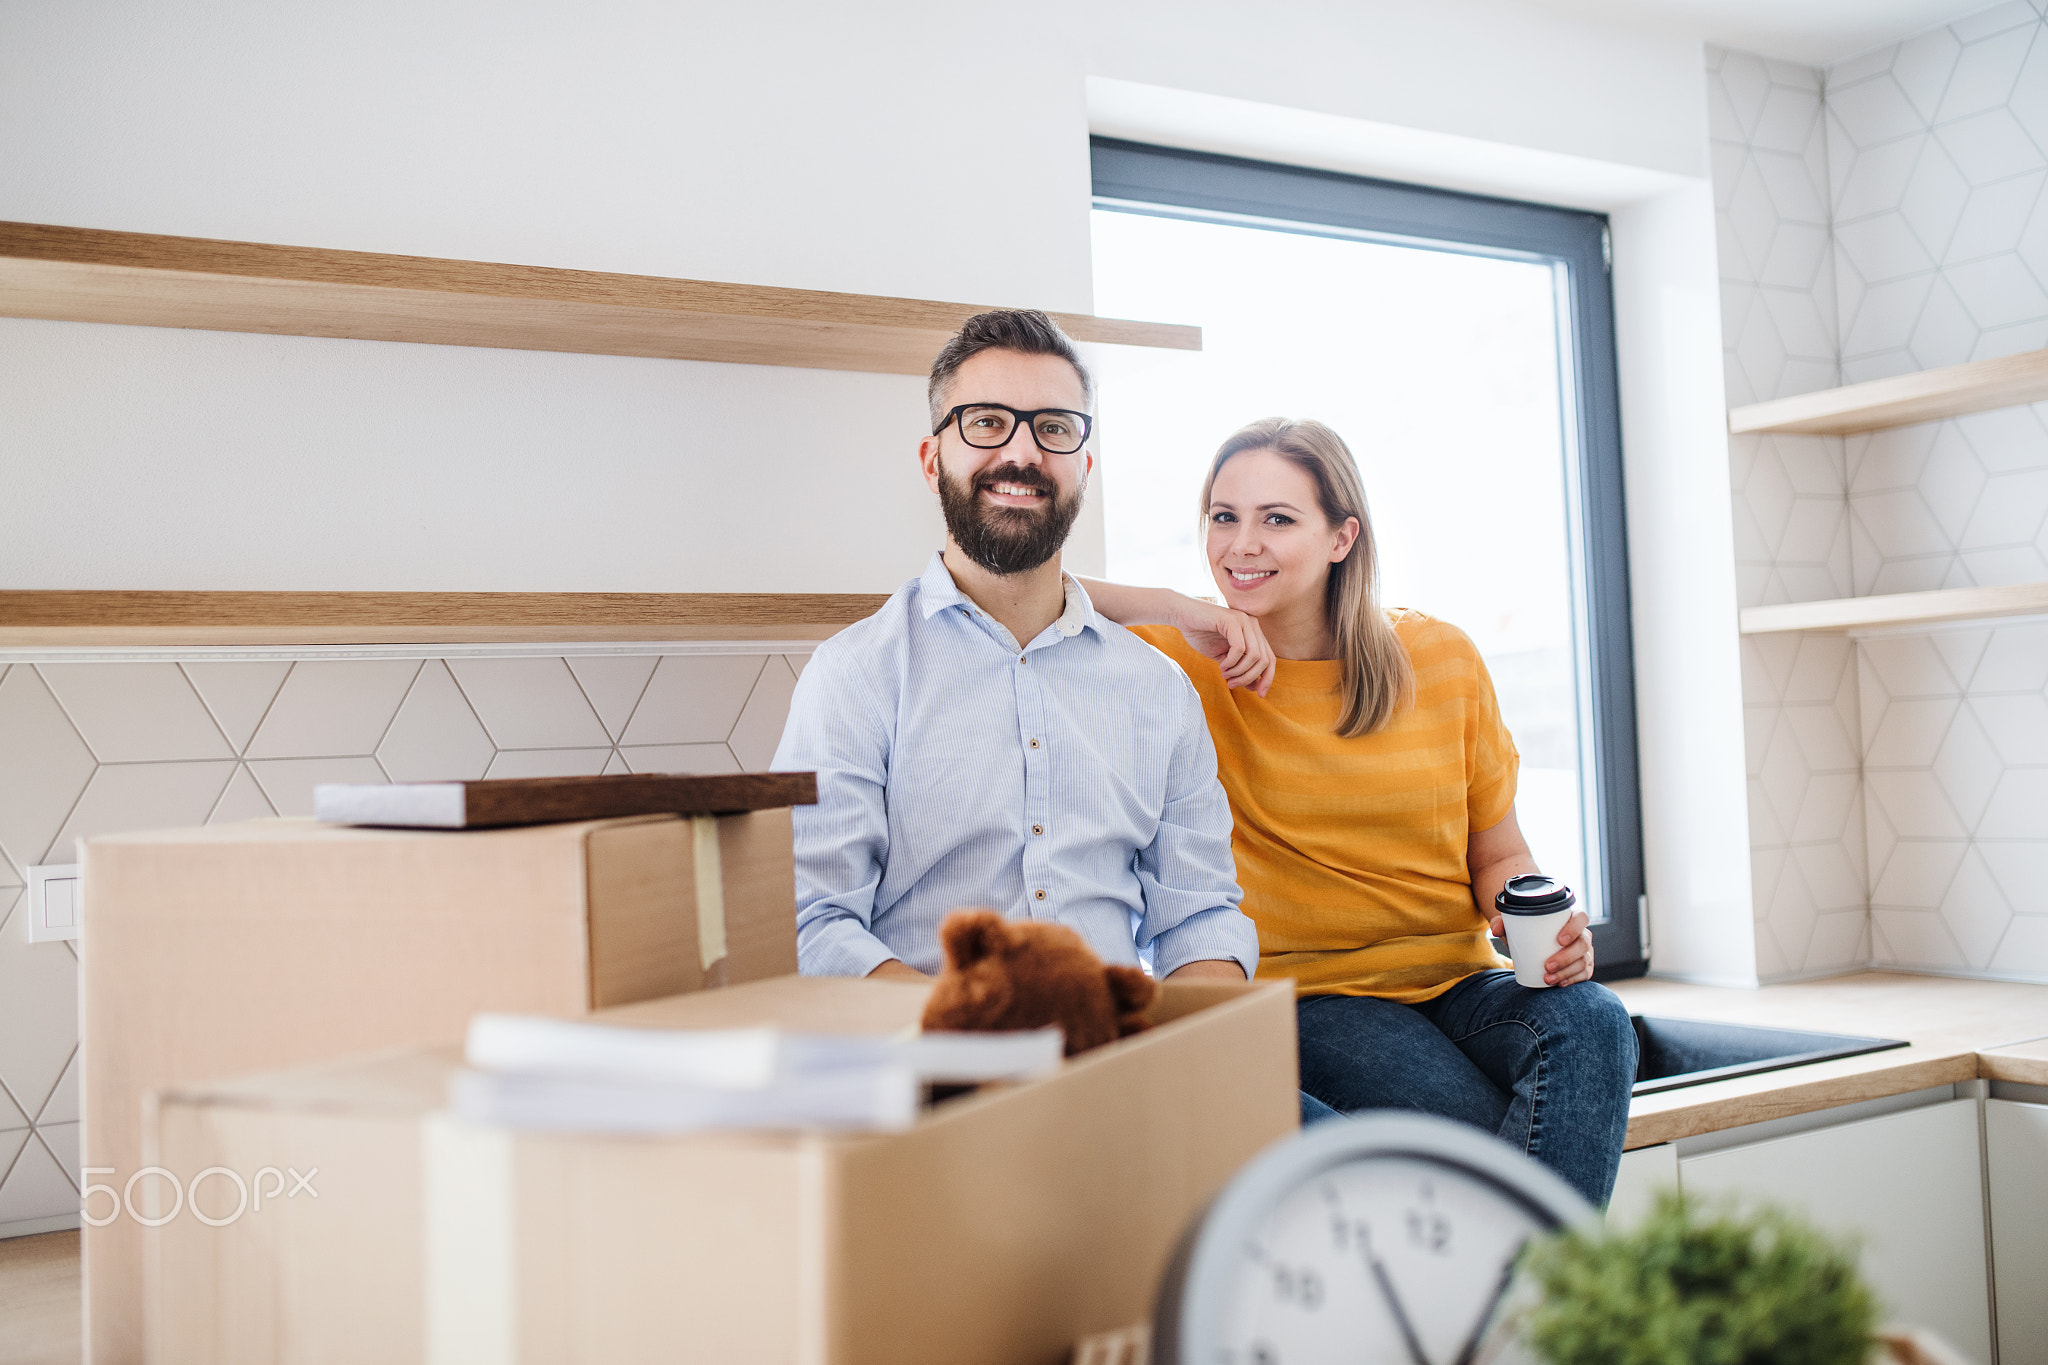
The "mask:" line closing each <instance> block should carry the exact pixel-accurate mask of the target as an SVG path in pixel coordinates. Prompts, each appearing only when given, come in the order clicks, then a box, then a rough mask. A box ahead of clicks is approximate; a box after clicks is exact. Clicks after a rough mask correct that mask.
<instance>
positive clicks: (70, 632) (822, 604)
mask: <svg viewBox="0 0 2048 1365" xmlns="http://www.w3.org/2000/svg"><path fill="white" fill-rule="evenodd" d="M886 600H887V598H886V597H885V596H884V595H883V594H880V593H752V592H728V593H635V592H0V648H10V649H41V648H51V647H57V648H80V647H83V648H106V647H121V646H138V645H140V646H149V645H392V644H450V645H456V644H525V643H541V642H557V641H562V642H568V641H621V642H627V641H650V642H655V641H664V640H822V639H824V638H826V637H827V636H829V635H832V634H833V633H835V632H836V631H838V630H840V629H841V628H843V627H845V626H848V625H851V624H852V623H853V622H855V621H858V620H860V619H861V618H862V617H864V616H869V615H872V614H873V613H874V612H875V611H876V610H877V609H879V608H880V607H881V605H882V603H883V602H884V601H886Z"/></svg>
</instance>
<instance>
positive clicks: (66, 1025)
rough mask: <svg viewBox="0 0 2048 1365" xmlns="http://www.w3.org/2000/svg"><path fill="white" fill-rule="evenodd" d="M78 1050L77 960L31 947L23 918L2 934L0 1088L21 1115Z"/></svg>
mask: <svg viewBox="0 0 2048 1365" xmlns="http://www.w3.org/2000/svg"><path fill="white" fill-rule="evenodd" d="M77 1046H78V959H76V958H74V957H73V956H71V954H70V953H68V952H66V951H65V950H64V945H63V944H62V943H30V942H29V941H28V927H27V924H26V921H25V919H24V917H23V916H20V915H16V916H13V917H12V918H11V920H10V922H9V923H8V924H7V925H6V926H5V927H4V928H0V1082H4V1083H5V1084H6V1086H7V1092H8V1093H9V1094H10V1095H12V1096H14V1101H15V1103H16V1104H17V1105H19V1106H20V1108H21V1109H22V1111H23V1112H24V1113H27V1114H30V1115H34V1114H35V1113H36V1112H37V1111H38V1110H40V1109H41V1108H42V1107H43V1105H44V1104H45V1103H46V1102H47V1101H48V1100H49V1098H50V1096H51V1094H52V1093H54V1092H55V1090H56V1088H57V1082H58V1080H59V1079H60V1078H62V1076H63V1075H64V1068H65V1065H66V1064H67V1063H69V1062H70V1060H71V1053H72V1050H73V1049H74V1048H76V1047H77Z"/></svg>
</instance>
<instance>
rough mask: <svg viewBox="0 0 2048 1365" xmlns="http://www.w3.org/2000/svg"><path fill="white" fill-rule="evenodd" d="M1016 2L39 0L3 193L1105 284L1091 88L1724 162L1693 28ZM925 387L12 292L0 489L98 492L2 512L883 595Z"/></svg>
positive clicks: (214, 562)
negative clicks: (1671, 34)
mask: <svg viewBox="0 0 2048 1365" xmlns="http://www.w3.org/2000/svg"><path fill="white" fill-rule="evenodd" d="M1022 13H1023V12H1020V11H1019V10H1018V9H1016V8H1014V7H1008V6H997V5H958V4H951V5H949V4H939V3H936V0H934V2H933V3H895V4H886V5H868V6H834V5H826V4H805V5H780V6H777V5H756V6H747V7H732V6H712V5H652V4H635V3H628V2H627V0H605V2H603V3H596V4H591V5H585V6H579V7H576V8H575V9H573V10H567V9H562V8H561V7H559V6H544V5H538V4H524V5H494V6H485V5H474V4H458V3H438V4H427V5H420V4H415V3H406V4H399V3H395V2H394V3H368V4H361V5H351V6H346V7H341V8H336V7H332V6H314V5H275V4H265V3H254V2H253V0H245V2H244V3H222V4H212V5H204V6H202V5H197V4H191V3H185V4H175V3H174V4H165V5H145V4H139V3H110V2H108V0H101V2H100V3H90V2H89V0H88V2H85V3H79V2H75V0H62V2H61V3H60V2H59V0H43V2H42V3H26V2H24V0H17V2H16V3H13V4H10V5H8V6H6V7H5V8H4V9H0V218H8V219H15V220H22V221H30V222H51V223H65V224H73V225H78V226H85V227H98V228H116V229H125V230H132V231H144V232H162V233H173V234H186V235H194V236H212V237H223V238H233V239H241V240H253V241H274V242H288V243H298V244H305V245H314V246H329V247H342V248H350V249H357V250H369V251H393V252H410V253H416V254H421V255H430V256H449V257H459V258H470V259H483V260H501V261H514V262H522V263H530V264H540V265H555V266H573V267H581V268H590V269H600V270H617V271H628V272H640V273H648V274H662V275H680V276H688V277H694V278H704V279H725V280H738V281H745V282H750V283H761V284H777V285H791V286H802V287H808V288H822V289H840V290H852V291H858V292H868V293H881V294H897V295H908V296H912V297H923V298H941V299H959V300H965V301H971V302H986V303H992V304H994V303H1007V304H1028V305H1036V306H1042V307H1048V308H1055V309H1075V310H1081V311H1086V310H1087V309H1088V307H1089V293H1090V290H1089V259H1088V235H1087V234H1088V223H1087V205H1088V161H1087V134H1088V113H1087V105H1086V94H1085V82H1086V78H1087V77H1089V76H1106V77H1110V78H1115V79H1124V80H1133V81H1145V82H1149V83H1153V84H1159V85H1166V86H1171V87H1176V88H1183V89H1190V90H1197V91H1202V92H1206V93H1211V94H1219V95H1228V96H1234V97H1238V98H1242V99H1261V100H1266V101H1269V102H1272V103H1275V104H1280V105H1286V106H1291V107H1296V108H1301V109H1308V110H1314V111H1318V112H1322V113H1327V114H1338V115H1343V116H1346V117H1350V118H1366V119H1376V120H1380V121H1384V122H1391V123H1397V124H1402V125H1406V126H1412V127H1422V128H1430V129H1435V130H1439V131H1444V132H1450V133H1456V134H1461V135H1464V136H1467V137H1474V138H1485V139H1492V140H1496V141H1499V142H1503V143H1508V144H1512V145H1515V146H1522V147H1529V148H1536V149H1541V150H1545V151H1549V152H1556V153H1564V154H1569V155H1573V156H1578V157H1583V158H1594V159H1599V160H1605V161H1610V162H1619V163H1624V164H1626V165H1630V166H1637V167H1643V168H1648V169H1653V170H1657V171H1663V172H1668V173H1677V174H1699V173H1701V170H1702V165H1703V155H1704V138H1703V132H1702V128H1703V111H1702V109H1701V107H1700V99H1699V93H1698V92H1699V81H1700V77H1699V72H1698V66H1697V60H1698V52H1697V48H1696V47H1694V46H1692V45H1689V44H1685V43H1680V42H1674V41H1671V40H1665V39H1655V38H1648V37H1643V36H1640V35H1632V34H1626V33H1623V32H1620V31H1614V30H1606V29H1602V28H1600V27H1598V26H1597V25H1591V24H1586V23H1581V22H1577V21H1572V20H1566V19H1560V18H1556V17H1552V16H1544V15H1540V14H1537V13H1535V12H1533V11H1530V10H1527V9H1525V8H1523V7H1520V6H1517V5H1513V4H1487V3H1480V2H1479V0H1453V2H1449V3H1441V4H1434V5H1430V6H1414V5H1408V4H1402V3H1396V2H1395V0H1374V2H1373V3H1363V4H1360V3H1347V4H1336V3H1330V4H1318V3H1308V2H1306V0H1303V2H1300V3H1294V4H1289V5H1283V6H1264V7H1256V8H1254V7H1247V6H1238V5H1231V4H1224V3H1210V4H1201V5H1187V4H1171V5H1169V4H1165V3H1153V2H1152V0H1121V2H1120V3H1110V4H1098V5H1082V4H1079V3H1072V4H1068V3H1054V4H1046V5H1041V6H1038V7H1036V8H1035V9H1033V10H1031V11H1029V16H1030V19H1031V21H1030V22H1020V16H1021V15H1022ZM969 167H994V168H998V169H999V170H1000V171H1001V173H1002V174H1003V175H1004V176H1005V177H1006V180H1005V183H1006V186H1007V188H1006V189H1005V191H1004V192H1003V193H1002V194H1001V195H1000V196H998V197H997V199H996V200H995V201H993V202H990V203H986V204H984V203H977V202H976V201H975V200H974V199H973V198H972V197H971V196H970V195H969V194H967V193H966V192H965V191H964V190H963V189H962V188H961V181H960V179H959V177H960V175H961V174H962V173H963V172H964V171H965V170H966V169H967V168H969ZM1173 320H1178V319H1173ZM1188 321H1194V322H1199V321H1200V319H1188ZM920 415H921V409H920V408H919V406H918V395H917V385H916V382H915V381H914V380H906V379H903V378H900V377H896V378H891V377H885V376H847V375H839V374H829V373H824V372H815V371H792V370H759V369H753V368H745V367H727V366H718V365H705V364H695V363H689V362H666V361H639V360H627V359H621V358H611V357H585V356H562V355H548V354H539V353H530V354H514V353H506V352H495V351H485V350H452V349H451V350H440V349H433V348H422V347H412V346H400V345H392V344H385V343H372V342H332V341H322V340H314V339H307V338H256V337H228V336H220V335H212V334H191V335H181V334H177V333H172V332H166V331H158V330H151V329H132V330H129V329H115V328H105V327H83V328H77V327H69V326H65V325H62V324H53V323H39V322H21V321H8V322H0V470H4V471H5V472H4V475H0V477H4V480H5V486H6V487H7V488H8V490H9V493H10V495H11V497H12V498H13V499H14V500H25V501H26V502H27V503H28V504H29V505H30V506H34V507H37V508H47V509H69V510H70V514H71V515H72V516H74V517H76V518H78V521H77V522H71V523H67V522H65V521H60V520H58V519H57V518H55V517H36V518H33V519H27V520H20V521H17V522H16V523H15V526H14V529H13V533H11V534H10V535H8V536H7V537H4V538H0V582H5V583H6V584H8V585H10V586H16V587H94V588H114V587H129V588H141V587H178V588H259V587H269V588H336V589H339V588H373V587H385V588H411V589H457V588H482V587H494V588H504V589H512V588H554V589H564V590H568V589H619V590H671V591H692V590H699V591H711V590H721V589H723V590H730V589H734V588H747V587H752V588H759V589H764V590H796V589H810V590H840V591H874V590H885V589H888V588H892V587H894V586H895V585H896V584H898V583H900V582H901V581H903V580H904V579H905V578H907V577H909V576H910V575H911V574H913V573H914V572H915V571H916V569H917V568H918V566H919V564H920V563H921V561H922V559H923V557H924V555H925V554H926V553H928V552H929V547H930V546H931V545H932V544H933V543H935V541H936V539H937V536H938V534H939V532H938V521H937V518H936V516H935V515H934V513H933V512H932V510H931V508H930V507H929V495H928V494H926V493H925V491H924V489H923V487H922V484H921V483H920V482H918V481H917V479H916V477H915V474H914V471H913V470H912V469H911V466H910V458H911V456H910V449H911V446H912V444H913V442H914V438H915V436H916V435H917V434H918V431H917V423H918V421H919V418H920ZM1104 458H1105V459H1114V451H1113V450H1111V451H1105V452H1104ZM849 504H850V509H849ZM1083 536H1084V539H1083V542H1082V543H1080V544H1078V545H1077V546H1076V551H1077V553H1076V555H1075V562H1076V563H1077V564H1079V565H1080V566H1082V567H1092V566H1093V565H1095V564H1098V563H1099V559H1100V537H1099V531H1097V532H1096V533H1095V534H1094V535H1092V536H1090V535H1088V534H1087V533H1086V531H1085V530H1084V532H1083ZM764 540H765V541H766V542H767V543H768V544H769V545H770V546H771V547H772V548H771V550H770V551H769V553H767V554H763V553H761V552H760V550H759V548H758V547H759V546H760V545H761V544H762V543H763V541H764Z"/></svg>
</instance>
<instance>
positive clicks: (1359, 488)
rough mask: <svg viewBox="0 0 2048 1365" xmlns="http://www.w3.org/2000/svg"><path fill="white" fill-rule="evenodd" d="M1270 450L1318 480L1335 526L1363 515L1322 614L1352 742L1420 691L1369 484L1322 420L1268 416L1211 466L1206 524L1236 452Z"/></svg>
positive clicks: (1228, 444) (1335, 568)
mask: <svg viewBox="0 0 2048 1365" xmlns="http://www.w3.org/2000/svg"><path fill="white" fill-rule="evenodd" d="M1250 450H1270V451H1272V452H1273V453H1274V454H1276V455H1278V456H1280V457H1281V458H1282V459H1284V460H1287V461H1289V462H1291V463H1292V464H1294V465H1295V466H1296V467H1297V468H1299V469H1300V470H1302V472H1304V473H1306V474H1307V475H1308V476H1309V477H1310V478H1311V479H1314V480H1315V484H1316V497H1317V500H1318V502H1320V503H1321V505H1322V513H1323V516H1324V517H1326V518H1327V519H1328V520H1329V523H1330V525H1331V526H1333V527H1336V526H1342V525H1343V524H1344V521H1345V518H1347V517H1357V518H1358V540H1357V543H1356V544H1354V545H1353V546H1352V547H1351V553H1350V554H1348V555H1346V556H1344V558H1343V559H1341V560H1338V561H1337V562H1336V563H1334V564H1332V565H1331V566H1330V584H1329V589H1328V591H1327V593H1326V595H1325V596H1324V599H1323V612H1324V615H1325V616H1326V617H1327V618H1328V620H1329V624H1330V634H1331V636H1332V637H1334V638H1335V640H1336V642H1337V657H1338V658H1339V659H1341V660H1343V662H1344V710H1343V713H1342V715H1340V716H1339V718H1338V720H1337V733H1338V734H1340V735H1343V736H1344V737H1345V738H1346V739H1349V738H1352V737H1354V736H1357V735H1369V734H1371V733H1372V732H1373V731H1375V730H1377V729H1380V728H1381V727H1382V726H1384V725H1386V723H1387V722H1388V721H1390V720H1392V719H1393V717H1394V713H1395V712H1396V711H1398V710H1400V709H1401V708H1402V707H1404V706H1406V705H1407V704H1408V703H1409V701H1410V699H1411V698H1412V697H1413V696H1414V694H1415V669H1414V667H1413V666H1412V665H1411V664H1410V663H1409V661H1408V651H1407V650H1406V649H1404V648H1402V646H1401V640H1400V637H1399V636H1397V635H1395V634H1394V627H1393V626H1392V624H1390V623H1389V622H1388V620H1387V616H1386V613H1385V612H1383V611H1381V610H1380V602H1379V578H1380V556H1379V546H1378V544H1377V542H1376V541H1375V539H1374V537H1373V533H1372V516H1371V514H1370V513H1369V512H1368V511H1367V510H1366V505H1365V485H1364V483H1363V482H1362V481H1361V480H1360V479H1359V477H1358V463H1357V461H1355V460H1353V459H1352V458H1351V448H1350V447H1349V446H1347V445H1345V444H1344V438H1343V437H1341V436H1339V435H1338V434H1337V433H1336V432H1334V431H1332V430H1330V428H1328V427H1326V426H1324V425H1323V424H1322V423H1321V422H1313V421H1297V420H1295V419H1293V418H1288V417H1267V418H1265V419H1263V420H1261V421H1257V422H1253V423H1252V424H1251V425H1250V426H1247V427H1243V428H1241V429H1240V430H1238V431H1237V432H1235V433H1234V434H1232V435H1231V437H1230V439H1228V440H1226V441H1225V442H1224V443H1223V445H1222V446H1221V448H1219V449H1218V450H1217V452H1216V458H1215V459H1214V460H1213V461H1211V462H1210V465H1209V477H1208V478H1206V479H1204V480H1203V481H1202V520H1203V523H1204V525H1205V526H1206V525H1207V523H1208V518H1209V496H1210V493H1211V492H1212V491H1213V490H1214V489H1215V487H1216V475H1217V474H1218V473H1219V472H1221V470H1222V468H1223V465H1224V462H1225V461H1227V460H1229V459H1230V457H1231V456H1233V455H1242V454H1244V453H1245V452H1246V451H1250Z"/></svg>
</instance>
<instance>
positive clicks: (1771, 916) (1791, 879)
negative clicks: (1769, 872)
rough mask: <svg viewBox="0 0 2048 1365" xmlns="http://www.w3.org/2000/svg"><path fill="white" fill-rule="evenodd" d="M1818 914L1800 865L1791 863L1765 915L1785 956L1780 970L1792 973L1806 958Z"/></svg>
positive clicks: (1779, 948) (1787, 864)
mask: <svg viewBox="0 0 2048 1365" xmlns="http://www.w3.org/2000/svg"><path fill="white" fill-rule="evenodd" d="M1818 913H1819V911H1818V909H1817V908H1816V907H1815V905H1814V902H1813V893H1812V892H1811V891H1809V890H1808V889H1807V885H1806V878H1805V877H1804V876H1803V875H1802V874H1801V872H1800V870H1799V864H1798V863H1797V862H1796V861H1787V863H1786V864H1785V870H1784V871H1783V872H1782V873H1780V874H1779V876H1778V885H1777V887H1776V888H1775V889H1774V890H1773V891H1772V892H1771V903H1770V909H1769V910H1768V912H1767V913H1766V914H1765V915H1764V916H1762V918H1763V920H1764V921H1765V922H1766V923H1768V924H1769V925H1770V928H1771V937H1772V938H1773V939H1775V940H1776V945H1777V948H1778V950H1779V952H1780V953H1782V954H1783V956H1784V962H1783V965H1782V967H1781V968H1780V970H1790V969H1791V968H1792V967H1794V966H1796V965H1798V963H1800V962H1801V961H1803V960H1804V959H1805V957H1806V940H1807V939H1808V938H1809V937H1810V936H1811V935H1812V933H1813V918H1814V916H1815V915H1816V914H1818Z"/></svg>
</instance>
